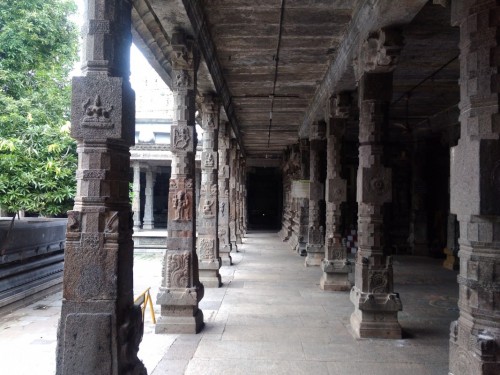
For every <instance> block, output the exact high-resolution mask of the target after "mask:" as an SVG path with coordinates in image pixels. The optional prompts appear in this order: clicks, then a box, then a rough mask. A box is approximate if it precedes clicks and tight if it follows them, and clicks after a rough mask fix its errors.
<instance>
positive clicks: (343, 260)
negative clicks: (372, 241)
mask: <svg viewBox="0 0 500 375" xmlns="http://www.w3.org/2000/svg"><path fill="white" fill-rule="evenodd" d="M350 106H351V96H350V94H349V93H347V92H344V93H341V94H339V95H336V96H335V97H333V98H332V105H331V111H332V113H331V118H330V121H329V123H328V126H327V131H326V141H327V151H326V162H327V176H326V189H325V190H326V194H325V198H326V230H325V249H324V251H325V258H324V259H323V261H322V263H321V269H322V270H323V275H322V277H321V279H320V287H321V289H323V290H342V291H346V290H350V289H351V283H350V282H349V280H348V276H349V271H350V269H351V267H350V265H349V262H348V260H347V251H346V248H345V246H344V245H342V233H341V230H340V224H341V218H342V210H341V205H342V203H344V202H345V201H346V199H347V191H346V190H347V182H346V180H345V179H343V178H342V177H341V175H340V172H341V169H342V164H341V162H340V156H341V146H342V137H343V135H344V131H345V127H346V121H347V119H348V118H349V112H350Z"/></svg>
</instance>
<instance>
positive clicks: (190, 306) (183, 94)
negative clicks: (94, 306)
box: [155, 33, 204, 333]
mask: <svg viewBox="0 0 500 375" xmlns="http://www.w3.org/2000/svg"><path fill="white" fill-rule="evenodd" d="M171 43H172V48H173V50H174V51H173V55H172V77H173V90H172V94H173V96H174V106H175V111H174V119H173V125H172V130H171V133H172V140H171V150H172V175H171V178H170V189H169V193H168V199H169V205H168V238H167V251H166V252H165V258H164V261H163V278H162V285H161V286H160V290H159V292H158V296H157V299H156V303H157V304H159V305H161V316H160V318H159V319H158V321H157V323H156V327H155V332H156V333H196V332H199V331H200V329H201V328H202V327H203V313H202V311H201V310H200V309H199V308H198V302H199V301H200V300H201V299H202V298H203V293H204V288H203V284H201V283H200V282H199V276H198V257H197V255H196V250H195V243H196V229H195V227H196V225H195V224H196V210H195V207H196V203H195V196H196V195H195V194H196V193H195V153H196V132H195V130H194V126H195V110H196V108H195V104H196V103H195V95H196V94H195V93H196V71H195V69H194V67H195V66H196V63H195V61H194V60H195V59H196V51H195V50H194V46H193V42H192V41H191V40H186V38H185V37H184V35H183V34H181V33H175V34H173V35H172V41H171Z"/></svg>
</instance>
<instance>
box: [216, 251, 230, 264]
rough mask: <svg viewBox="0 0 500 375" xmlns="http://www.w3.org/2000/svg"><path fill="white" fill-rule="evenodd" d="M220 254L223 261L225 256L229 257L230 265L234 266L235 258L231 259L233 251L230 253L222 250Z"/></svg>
mask: <svg viewBox="0 0 500 375" xmlns="http://www.w3.org/2000/svg"><path fill="white" fill-rule="evenodd" d="M219 254H220V256H221V261H222V258H223V257H224V256H227V259H229V265H230V266H232V265H233V258H232V257H231V250H229V251H221V250H219Z"/></svg>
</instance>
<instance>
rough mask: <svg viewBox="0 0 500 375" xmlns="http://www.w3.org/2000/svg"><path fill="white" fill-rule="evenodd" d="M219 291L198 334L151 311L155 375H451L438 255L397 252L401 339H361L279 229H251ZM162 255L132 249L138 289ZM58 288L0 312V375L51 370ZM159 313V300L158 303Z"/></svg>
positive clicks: (144, 347)
mask: <svg viewBox="0 0 500 375" xmlns="http://www.w3.org/2000/svg"><path fill="white" fill-rule="evenodd" d="M238 250H239V252H238V253H234V254H233V262H234V265H233V266H229V265H228V263H227V261H225V263H224V266H223V267H222V268H221V274H222V281H223V283H224V285H223V287H221V288H219V289H207V290H206V292H205V297H204V299H203V300H202V302H201V303H200V307H201V308H202V309H203V312H204V315H205V322H206V326H205V328H204V330H203V331H202V332H201V333H200V334H198V335H173V334H168V335H155V334H154V333H153V332H154V326H153V324H152V321H151V317H150V316H149V312H147V314H146V323H145V335H144V339H143V342H142V344H141V350H140V352H139V356H140V358H141V359H142V360H143V361H144V363H145V364H146V367H147V369H148V373H149V374H153V375H160V374H190V375H200V374H203V375H205V374H214V375H220V374H228V375H235V374H314V375H321V374H331V375H337V374H338V375H351V374H352V375H359V374H363V375H382V374H383V375H392V374H394V375H400V374H404V375H424V374H425V375H443V374H444V375H445V374H447V368H448V338H449V325H450V322H451V321H452V320H454V319H456V317H457V315H458V310H457V308H456V303H457V293H458V287H457V284H456V273H455V272H452V271H449V270H446V269H444V268H442V267H441V261H438V260H433V259H429V258H420V257H408V256H405V257H396V258H395V260H394V274H395V291H396V292H399V293H400V295H401V300H402V301H403V311H402V312H401V313H400V314H399V317H400V322H401V325H402V326H403V329H404V332H405V337H404V339H402V340H369V339H365V340H356V339H355V338H353V336H352V335H351V330H350V326H349V316H350V314H351V312H352V310H353V307H352V304H351V302H350V301H349V294H348V293H347V292H324V291H322V290H321V289H320V288H319V279H320V276H321V271H320V270H319V268H318V267H309V268H305V267H304V265H303V264H304V258H302V257H299V256H298V255H297V254H295V253H294V252H292V251H291V250H290V249H289V248H288V246H287V245H286V244H283V243H282V242H281V241H280V240H279V238H278V236H277V235H276V234H274V233H249V234H247V236H246V237H245V239H244V243H243V244H242V245H239V247H238ZM161 258H162V255H161V254H160V253H146V254H136V256H135V266H134V275H135V290H136V294H139V293H140V292H142V291H143V290H144V289H146V288H147V287H151V288H152V296H153V300H154V299H155V295H156V290H157V287H158V285H159V283H160V278H161V276H160V275H161ZM60 299H61V294H60V293H58V294H55V295H52V296H50V297H48V298H45V299H44V300H41V301H39V302H37V303H35V304H32V305H30V306H27V307H25V308H22V309H19V310H17V311H16V312H15V313H12V314H9V315H7V316H4V317H2V318H0V353H1V358H2V360H1V361H0V374H16V375H22V374H53V373H54V368H55V346H56V331H57V320H58V316H59V310H60V306H61V301H60ZM155 310H156V312H157V314H158V311H159V306H155Z"/></svg>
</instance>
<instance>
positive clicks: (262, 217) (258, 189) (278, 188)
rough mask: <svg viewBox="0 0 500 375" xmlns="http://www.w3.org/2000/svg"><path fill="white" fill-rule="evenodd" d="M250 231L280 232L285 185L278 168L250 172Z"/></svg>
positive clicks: (248, 181) (258, 169) (248, 201)
mask: <svg viewBox="0 0 500 375" xmlns="http://www.w3.org/2000/svg"><path fill="white" fill-rule="evenodd" d="M247 176H248V180H247V184H248V190H247V207H248V229H260V230H262V229H265V230H279V229H280V227H281V213H282V209H283V183H282V178H281V171H280V170H279V169H278V168H258V167H254V168H250V169H249V170H248V174H247Z"/></svg>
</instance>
